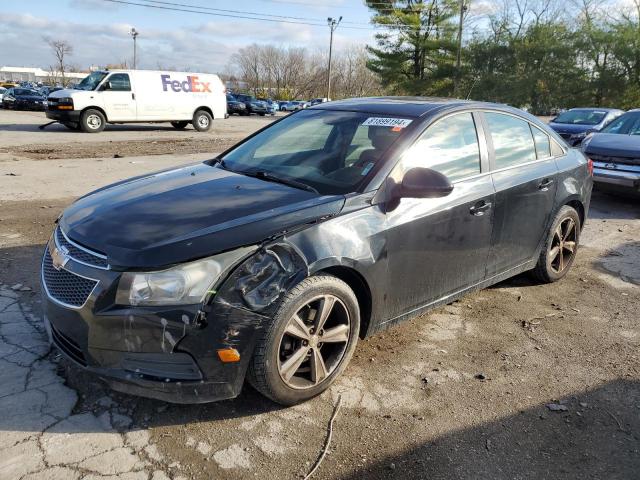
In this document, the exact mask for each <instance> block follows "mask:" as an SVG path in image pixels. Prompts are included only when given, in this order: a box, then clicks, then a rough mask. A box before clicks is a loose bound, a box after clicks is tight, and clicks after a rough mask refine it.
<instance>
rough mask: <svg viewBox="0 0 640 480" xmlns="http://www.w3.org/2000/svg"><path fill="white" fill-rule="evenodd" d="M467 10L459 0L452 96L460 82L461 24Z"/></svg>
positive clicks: (462, 0) (461, 0)
mask: <svg viewBox="0 0 640 480" xmlns="http://www.w3.org/2000/svg"><path fill="white" fill-rule="evenodd" d="M466 10H467V6H466V5H465V4H464V0H460V20H459V23H458V51H457V53H456V76H455V78H454V79H453V96H454V97H455V96H456V95H457V93H458V84H459V83H460V73H461V72H460V63H461V57H462V25H463V22H464V12H465V11H466Z"/></svg>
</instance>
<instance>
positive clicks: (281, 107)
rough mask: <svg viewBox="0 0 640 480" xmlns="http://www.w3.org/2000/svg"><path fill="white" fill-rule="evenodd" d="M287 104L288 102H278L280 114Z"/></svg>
mask: <svg viewBox="0 0 640 480" xmlns="http://www.w3.org/2000/svg"><path fill="white" fill-rule="evenodd" d="M287 103H289V101H288V100H280V101H279V102H278V110H280V111H281V112H284V111H285V109H284V106H285V105H286V104H287Z"/></svg>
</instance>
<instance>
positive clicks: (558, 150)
mask: <svg viewBox="0 0 640 480" xmlns="http://www.w3.org/2000/svg"><path fill="white" fill-rule="evenodd" d="M564 153H565V152H564V148H562V147H561V146H560V145H558V142H556V141H555V140H553V139H551V155H553V156H554V157H561V156H562V155H564Z"/></svg>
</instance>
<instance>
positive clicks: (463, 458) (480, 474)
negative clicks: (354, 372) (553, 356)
mask: <svg viewBox="0 0 640 480" xmlns="http://www.w3.org/2000/svg"><path fill="white" fill-rule="evenodd" d="M546 405H549V406H550V407H551V408H553V409H554V410H555V411H552V410H550V408H549V407H547V406H546ZM339 434H340V433H339V431H338V432H337V435H339ZM390 440H391V439H390ZM416 443H418V442H416ZM639 471H640V382H638V381H632V380H624V379H620V380H617V381H614V382H611V383H606V384H604V385H602V386H600V387H598V388H595V389H593V390H588V391H584V392H576V393H575V394H574V395H572V396H570V397H566V398H563V399H560V400H558V401H554V402H550V403H549V404H540V405H535V406H532V407H531V408H527V409H525V410H521V411H520V412H519V413H517V414H515V415H511V416H508V417H505V418H499V419H496V420H495V421H493V422H490V423H484V424H481V425H478V426H476V427H474V428H469V429H464V430H458V431H453V432H451V433H447V434H444V435H440V436H434V437H433V438H432V439H428V440H427V441H423V443H421V444H420V445H419V446H418V447H415V448H412V449H410V450H406V451H402V452H399V453H397V454H396V455H393V456H388V457H385V458H379V457H378V458H375V460H374V461H373V462H372V463H370V464H367V465H364V466H358V467H354V469H353V472H352V473H351V474H349V475H346V476H343V477H342V478H343V479H345V480H347V479H348V480H356V479H362V478H366V479H388V478H416V479H418V478H423V479H427V478H428V479H429V480H436V479H453V478H455V479H459V480H461V479H492V480H501V479H505V480H506V479H510V480H511V479H520V480H524V479H531V480H534V479H535V480H543V479H549V480H552V479H576V480H577V479H581V480H582V479H602V480H604V479H607V480H618V479H619V480H622V479H625V480H632V479H637V478H638V476H637V475H638V472H639Z"/></svg>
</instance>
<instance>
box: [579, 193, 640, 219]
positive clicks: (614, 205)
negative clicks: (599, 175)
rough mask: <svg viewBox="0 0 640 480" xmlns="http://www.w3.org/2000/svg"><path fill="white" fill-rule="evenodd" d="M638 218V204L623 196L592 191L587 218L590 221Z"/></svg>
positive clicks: (639, 204) (636, 201) (639, 203)
mask: <svg viewBox="0 0 640 480" xmlns="http://www.w3.org/2000/svg"><path fill="white" fill-rule="evenodd" d="M638 218H640V202H638V198H633V197H630V196H628V195H624V194H616V193H610V192H604V191H601V190H598V189H597V188H596V189H594V191H593V194H592V195H591V206H590V208H589V214H588V216H587V223H588V222H589V221H590V220H633V219H638Z"/></svg>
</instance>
